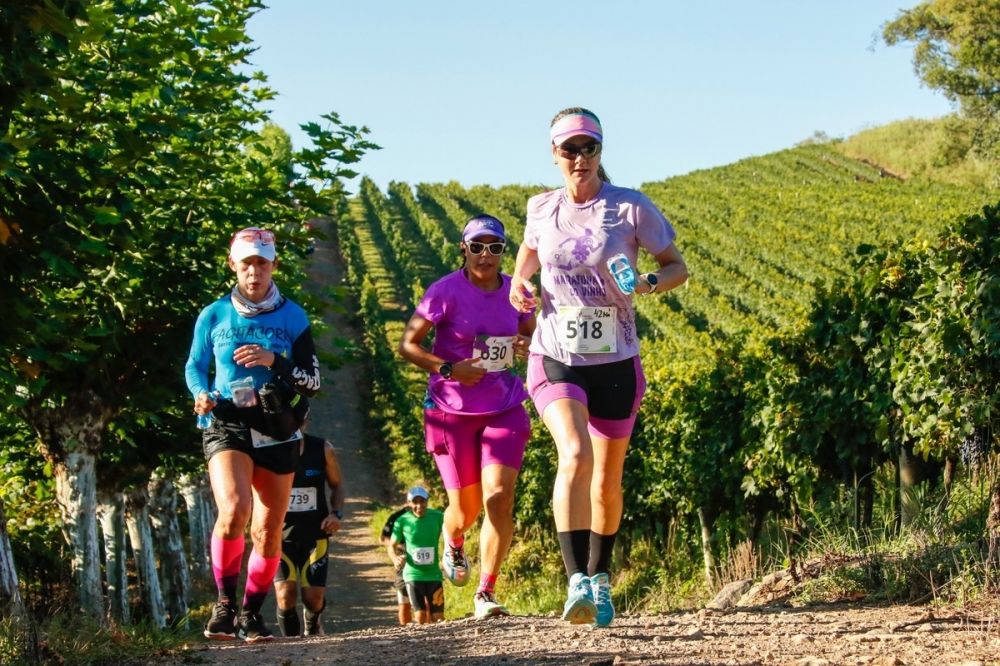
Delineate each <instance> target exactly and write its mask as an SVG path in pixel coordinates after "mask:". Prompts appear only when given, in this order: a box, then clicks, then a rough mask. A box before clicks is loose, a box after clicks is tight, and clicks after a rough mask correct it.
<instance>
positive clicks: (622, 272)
mask: <svg viewBox="0 0 1000 666" xmlns="http://www.w3.org/2000/svg"><path fill="white" fill-rule="evenodd" d="M608 270H609V271H611V277H613V278H614V279H615V284H616V285H618V289H619V291H621V292H622V293H623V294H625V295H628V294H631V293H632V292H634V291H635V271H634V270H633V269H632V264H630V263H629V261H628V257H626V256H625V255H624V254H621V253H619V254H616V255H615V256H613V257H611V258H610V259H608Z"/></svg>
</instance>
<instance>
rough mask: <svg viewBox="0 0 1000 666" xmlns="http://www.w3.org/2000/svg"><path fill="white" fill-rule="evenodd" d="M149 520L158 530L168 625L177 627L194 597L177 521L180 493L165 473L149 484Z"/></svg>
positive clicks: (157, 538)
mask: <svg viewBox="0 0 1000 666" xmlns="http://www.w3.org/2000/svg"><path fill="white" fill-rule="evenodd" d="M149 517H150V520H151V521H152V523H153V529H154V530H156V541H155V543H156V552H157V556H158V559H159V561H160V574H161V579H162V580H161V582H162V583H163V598H164V599H165V600H166V605H167V612H168V614H169V622H170V624H171V625H175V624H177V623H178V622H180V621H181V620H182V619H183V618H184V617H186V616H187V612H188V603H189V601H190V598H191V577H190V575H189V574H188V564H187V557H186V556H185V553H184V539H183V537H182V536H181V526H180V523H179V522H178V520H177V490H176V488H174V484H173V483H171V482H170V480H169V479H165V478H163V476H162V474H160V473H155V472H154V474H153V477H152V479H150V482H149Z"/></svg>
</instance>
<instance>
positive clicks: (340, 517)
mask: <svg viewBox="0 0 1000 666" xmlns="http://www.w3.org/2000/svg"><path fill="white" fill-rule="evenodd" d="M333 515H335V516H337V520H343V519H344V512H343V511H341V510H340V509H334V510H333Z"/></svg>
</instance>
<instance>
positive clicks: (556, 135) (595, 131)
mask: <svg viewBox="0 0 1000 666" xmlns="http://www.w3.org/2000/svg"><path fill="white" fill-rule="evenodd" d="M580 134H584V135H586V136H589V137H591V138H593V139H594V140H596V141H597V142H598V143H601V142H603V141H604V135H603V132H601V123H599V122H597V120H596V119H595V118H594V117H593V116H589V115H587V114H584V113H574V114H571V115H568V116H563V117H562V118H560V119H559V120H557V121H556V122H555V124H554V125H552V128H551V129H550V130H549V137H550V138H551V139H552V143H553V145H556V146H561V145H562V143H563V141H565V140H566V139H571V138H573V137H574V136H579V135H580Z"/></svg>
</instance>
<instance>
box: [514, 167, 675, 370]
mask: <svg viewBox="0 0 1000 666" xmlns="http://www.w3.org/2000/svg"><path fill="white" fill-rule="evenodd" d="M675 236H676V232H675V231H674V228H673V226H671V224H670V222H668V221H667V218H665V217H664V216H663V213H661V212H660V211H659V209H657V208H656V206H654V205H653V202H652V201H650V200H649V197H647V196H646V195H645V194H643V193H642V192H639V191H637V190H632V189H629V188H626V187H616V186H614V185H611V184H610V183H604V184H603V185H602V186H601V190H600V192H598V193H597V196H596V197H595V198H594V199H592V200H590V201H587V202H586V203H582V204H574V203H571V202H570V201H569V200H568V199H567V198H566V196H565V190H564V189H563V188H560V189H558V190H552V191H550V192H544V193H542V194H539V195H536V196H534V197H532V198H531V199H529V200H528V218H527V222H526V224H525V228H524V244H525V245H526V246H527V247H528V248H530V249H532V250H535V251H537V252H538V259H539V261H540V262H541V266H542V271H541V285H542V293H541V299H542V300H541V312H540V314H539V317H538V327H537V328H536V329H535V335H534V337H533V338H532V340H531V351H532V352H534V353H536V354H544V355H545V356H548V357H550V358H553V359H555V360H557V361H559V362H561V363H564V364H566V365H570V366H573V365H596V364H598V363H611V362H613V361H620V360H624V359H627V358H632V357H633V356H635V355H636V354H638V353H639V340H638V338H637V336H636V331H635V311H634V309H633V308H632V296H631V295H627V296H626V295H625V294H623V293H621V291H619V289H618V287H617V286H616V285H615V281H614V278H613V277H612V276H611V273H610V272H609V271H608V266H607V261H608V259H609V258H611V257H613V256H614V255H616V254H618V253H620V252H622V253H624V254H625V256H627V257H628V259H629V262H631V264H632V266H633V268H634V267H635V266H636V258H637V255H638V251H639V248H640V247H641V248H643V249H644V250H646V251H647V252H649V253H650V254H658V253H660V252H662V251H663V250H665V249H666V248H667V247H669V246H670V245H671V243H673V242H674V237H675ZM560 306H577V307H579V306H601V307H603V306H614V307H616V308H617V322H616V325H617V331H616V334H617V350H616V351H615V352H613V353H612V352H599V353H587V354H578V353H573V352H571V351H567V350H566V349H564V348H563V347H562V346H561V345H560V343H559V338H558V331H557V328H558V326H559V317H558V309H559V307H560Z"/></svg>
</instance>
